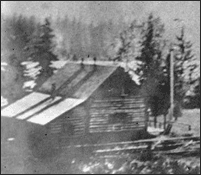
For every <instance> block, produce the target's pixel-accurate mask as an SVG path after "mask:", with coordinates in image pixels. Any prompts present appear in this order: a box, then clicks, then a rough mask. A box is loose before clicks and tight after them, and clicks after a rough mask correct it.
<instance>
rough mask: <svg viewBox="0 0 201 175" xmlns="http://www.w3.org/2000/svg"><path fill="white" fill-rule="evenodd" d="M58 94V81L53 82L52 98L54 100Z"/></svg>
mask: <svg viewBox="0 0 201 175" xmlns="http://www.w3.org/2000/svg"><path fill="white" fill-rule="evenodd" d="M55 96H56V83H52V87H51V99H52V100H54V99H55Z"/></svg>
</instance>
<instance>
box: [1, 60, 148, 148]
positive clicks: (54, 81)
mask: <svg viewBox="0 0 201 175" xmlns="http://www.w3.org/2000/svg"><path fill="white" fill-rule="evenodd" d="M1 115H2V116H3V117H4V118H7V119H9V120H12V123H13V122H14V123H16V126H17V127H13V128H15V130H14V132H13V134H14V135H13V136H10V137H19V136H20V137H21V138H22V137H23V138H24V139H26V141H27V143H28V144H29V143H31V145H34V144H36V143H37V144H38V143H41V145H44V144H46V145H53V147H60V148H62V147H65V146H68V145H72V144H86V143H108V142H117V141H129V140H137V139H144V138H145V137H146V130H147V117H146V112H145V103H144V98H143V96H142V95H141V94H140V88H139V86H138V85H137V84H136V83H135V82H134V81H133V80H132V78H131V76H130V75H129V74H128V72H126V71H125V69H124V68H123V67H122V66H120V64H109V65H104V64H98V63H94V64H87V63H83V62H81V63H79V64H78V63H67V64H66V65H65V66H64V67H63V68H61V69H60V70H58V71H57V73H55V74H54V75H53V76H52V77H50V78H49V79H48V80H47V81H46V82H45V83H44V84H43V85H42V86H41V87H40V88H39V89H38V90H37V91H35V92H32V93H30V94H29V95H27V96H25V97H23V98H22V99H19V100H17V101H16V102H15V103H13V104H11V105H9V106H7V107H6V108H4V109H3V110H2V111H1ZM12 126H13V125H12ZM19 128H21V129H20V133H19V131H17V130H19ZM22 130H23V132H22ZM10 133H12V132H10ZM17 133H18V134H17Z"/></svg>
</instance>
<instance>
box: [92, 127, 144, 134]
mask: <svg viewBox="0 0 201 175" xmlns="http://www.w3.org/2000/svg"><path fill="white" fill-rule="evenodd" d="M141 129H144V126H143V127H136V128H131V129H122V130H98V129H97V130H89V132H90V133H104V132H114V133H115V132H124V131H135V130H141Z"/></svg>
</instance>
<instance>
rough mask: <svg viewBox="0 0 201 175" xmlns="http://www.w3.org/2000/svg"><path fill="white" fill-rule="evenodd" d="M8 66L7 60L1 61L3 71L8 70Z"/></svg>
mask: <svg viewBox="0 0 201 175" xmlns="http://www.w3.org/2000/svg"><path fill="white" fill-rule="evenodd" d="M6 66H8V64H7V63H6V62H1V71H6V69H5V67H6Z"/></svg>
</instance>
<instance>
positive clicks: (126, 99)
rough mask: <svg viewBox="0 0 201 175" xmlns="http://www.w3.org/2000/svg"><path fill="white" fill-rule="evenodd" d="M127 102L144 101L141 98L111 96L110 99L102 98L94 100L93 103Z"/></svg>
mask: <svg viewBox="0 0 201 175" xmlns="http://www.w3.org/2000/svg"><path fill="white" fill-rule="evenodd" d="M122 101H123V102H126V101H127V102H128V101H142V102H143V101H144V100H143V98H111V99H104V100H94V101H93V102H94V103H107V102H109V103H110V102H122Z"/></svg>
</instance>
